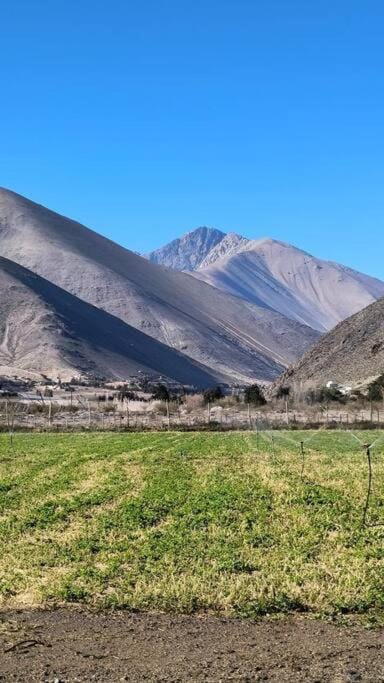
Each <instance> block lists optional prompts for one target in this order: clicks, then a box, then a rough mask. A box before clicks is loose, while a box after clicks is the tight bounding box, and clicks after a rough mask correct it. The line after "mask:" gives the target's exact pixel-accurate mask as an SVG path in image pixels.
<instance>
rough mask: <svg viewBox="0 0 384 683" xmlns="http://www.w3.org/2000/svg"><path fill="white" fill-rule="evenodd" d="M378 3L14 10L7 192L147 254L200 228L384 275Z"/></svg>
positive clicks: (192, 2) (150, 0)
mask: <svg viewBox="0 0 384 683" xmlns="http://www.w3.org/2000/svg"><path fill="white" fill-rule="evenodd" d="M383 35H384V4H383V3H382V2H381V1H379V0H378V1H377V2H376V1H372V0H349V1H347V0H316V1H313V2H312V1H310V0H125V1H123V0H109V2H107V1H106V0H103V1H101V0H92V1H91V0H12V1H11V0H9V1H8V2H6V1H4V2H3V3H2V7H1V42H0V67H1V107H0V123H1V125H0V136H1V145H0V161H1V177H0V184H1V185H3V186H6V187H9V188H11V189H14V190H15V191H17V192H20V193H21V194H25V195H27V196H29V197H30V198H32V199H34V200H36V201H39V202H41V203H43V204H46V205H48V206H49V207H50V208H53V209H55V210H57V211H59V212H61V213H64V214H67V215H69V216H71V217H73V218H76V219H78V220H80V221H82V222H84V223H85V224H87V225H89V226H90V227H93V228H94V229H96V230H98V231H100V232H102V233H103V234H105V235H107V236H109V237H111V238H112V239H115V240H116V241H119V242H121V243H122V244H124V245H125V246H127V247H129V248H131V249H134V250H138V251H145V250H149V249H151V248H154V247H156V246H160V245H161V244H163V243H165V242H167V241H168V240H170V239H173V238H174V237H176V236H178V235H180V234H181V233H183V232H185V231H187V230H190V229H192V228H194V227H197V226H199V225H210V226H215V227H218V228H221V229H223V230H225V231H230V230H234V231H238V232H240V233H243V234H244V235H247V236H249V237H260V236H265V235H270V236H272V237H275V238H278V239H282V240H285V241H288V242H291V243H293V244H297V245H298V246H301V247H302V248H305V249H307V250H308V251H311V252H312V253H315V254H316V255H319V256H322V257H326V258H330V259H334V260H338V261H340V262H343V263H346V264H347V265H351V266H354V267H356V268H359V269H361V270H363V271H366V272H370V273H372V274H375V275H377V276H379V277H382V278H384V264H383V246H384V238H383V233H384V230H383V228H384V165H383V161H384V88H383V86H384V43H383Z"/></svg>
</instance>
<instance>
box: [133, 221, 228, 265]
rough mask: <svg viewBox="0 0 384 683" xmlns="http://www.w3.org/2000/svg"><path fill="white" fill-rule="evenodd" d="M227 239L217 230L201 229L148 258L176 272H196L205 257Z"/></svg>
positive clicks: (153, 252) (152, 252) (189, 233)
mask: <svg viewBox="0 0 384 683" xmlns="http://www.w3.org/2000/svg"><path fill="white" fill-rule="evenodd" d="M224 237H225V233H224V232H221V230H216V229H215V228H206V227H201V228H197V229H196V230H193V231H192V232H187V233H186V234H185V235H183V236H182V237H179V238H177V239H175V240H172V242H169V244H166V245H165V246H164V247H160V249H155V251H151V252H150V253H149V254H146V258H148V259H149V260H150V261H153V262H154V263H158V264H160V265H162V266H166V267H167V268H174V269H175V270H195V268H198V267H199V265H200V263H201V261H202V260H203V259H204V258H205V256H206V255H207V254H208V253H209V252H210V251H211V249H213V247H215V246H216V245H217V244H218V243H220V242H221V240H222V239H223V238H224Z"/></svg>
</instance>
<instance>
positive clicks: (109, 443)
mask: <svg viewBox="0 0 384 683" xmlns="http://www.w3.org/2000/svg"><path fill="white" fill-rule="evenodd" d="M356 434H357V436H360V438H361V439H362V440H363V441H364V440H366V439H367V438H369V439H370V440H371V441H373V440H374V439H375V438H376V437H377V436H379V435H378V434H375V433H373V432H370V433H369V434H368V435H367V433H366V432H365V433H361V434H358V433H357V432H356ZM312 436H313V434H311V433H308V432H305V433H302V434H301V433H299V432H295V433H292V432H290V433H289V434H288V433H287V434H284V433H281V432H280V433H276V434H275V435H274V437H272V435H271V433H269V434H265V435H262V434H260V435H259V437H256V435H255V434H254V433H251V432H248V433H244V432H243V433H225V434H220V433H204V434H199V433H190V434H180V433H172V432H170V433H162V434H154V433H142V434H118V435H116V434H77V435H71V434H65V435H56V434H46V435H44V434H29V435H27V434H24V435H22V434H17V435H16V436H15V438H14V442H13V445H11V444H10V441H9V438H8V437H7V436H6V435H4V434H3V435H1V436H0V600H1V604H2V605H3V606H11V605H12V606H14V605H34V606H35V605H42V604H49V603H58V602H83V603H88V604H91V605H94V606H119V607H127V608H133V609H150V610H153V609H155V610H156V609H157V610H166V611H178V612H192V611H198V610H205V611H207V610H209V611H214V612H218V613H222V614H224V613H225V614H231V615H239V616H251V617H253V616H258V615H263V614H273V613H281V612H289V611H292V610H299V611H303V612H311V613H315V614H318V615H323V616H324V615H329V616H340V615H344V617H348V615H354V616H355V615H358V616H359V618H361V619H362V620H363V621H365V622H366V623H383V622H384V455H383V453H384V438H383V440H382V441H381V442H380V441H379V443H378V444H377V446H376V448H375V449H374V450H373V451H372V456H373V494H372V498H371V502H370V508H369V511H368V516H367V526H366V527H365V528H361V519H362V512H363V508H364V502H365V496H366V487H367V463H366V456H365V452H364V450H363V449H362V448H361V446H360V445H359V443H358V442H357V440H356V439H355V438H353V437H352V436H351V435H350V434H345V433H340V432H326V431H324V432H319V433H317V434H316V435H315V436H313V438H311V437H312ZM301 438H303V439H306V440H307V441H306V443H305V456H304V461H303V459H302V456H301V453H300V446H299V442H300V440H301ZM303 463H304V471H303V472H302V467H303ZM381 522H382V523H383V526H380V523H381Z"/></svg>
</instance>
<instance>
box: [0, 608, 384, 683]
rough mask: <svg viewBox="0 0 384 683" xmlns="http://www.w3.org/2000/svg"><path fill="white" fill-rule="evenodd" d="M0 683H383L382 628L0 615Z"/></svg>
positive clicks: (81, 614)
mask: <svg viewBox="0 0 384 683" xmlns="http://www.w3.org/2000/svg"><path fill="white" fill-rule="evenodd" d="M0 681H1V682H4V681H5V682H8V681H23V683H24V682H25V683H32V682H34V681H38V682H40V681H46V682H49V683H54V682H55V683H59V682H60V683H69V682H70V683H74V682H75V681H79V682H80V681H102V682H103V683H115V681H116V682H117V681H132V682H135V683H137V682H139V681H152V682H154V681H156V682H163V683H170V682H171V681H172V683H176V682H177V683H180V682H184V681H185V682H187V681H188V683H189V682H191V681H206V682H211V683H213V682H215V683H216V682H217V683H218V682H219V681H221V682H222V683H226V682H227V681H242V682H243V683H246V682H247V683H251V682H253V681H276V682H277V681H278V682H279V683H283V682H285V681H292V682H294V683H301V682H304V681H305V683H309V682H310V683H315V681H316V682H318V683H323V682H327V681H330V682H331V681H332V683H355V682H357V681H363V682H370V683H383V682H384V631H383V630H376V631H367V630H364V629H362V628H357V627H351V628H346V627H345V628H341V627H336V626H333V625H331V624H327V623H324V622H319V621H311V620H308V619H302V618H290V619H284V620H282V621H274V622H267V621H262V622H259V623H252V622H249V621H237V620H230V619H217V618H213V617H188V616H184V617H183V616H169V615H159V614H130V613H128V612H108V613H105V612H104V613H102V612H97V613H92V612H87V611H84V610H77V609H76V610H75V609H65V608H61V609H56V610H52V611H48V610H44V611H26V610H21V611H13V612H3V613H2V614H0Z"/></svg>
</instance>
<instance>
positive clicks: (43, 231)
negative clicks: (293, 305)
mask: <svg viewBox="0 0 384 683" xmlns="http://www.w3.org/2000/svg"><path fill="white" fill-rule="evenodd" d="M0 255H3V256H4V257H6V258H9V259H11V260H13V261H15V262H16V263H19V264H20V265H22V266H24V267H26V268H29V269H30V270H31V271H33V272H35V273H37V274H38V275H40V276H41V277H43V278H45V279H47V280H49V281H50V282H52V283H53V284H55V285H57V286H58V287H61V288H62V289H64V290H66V291H68V292H70V293H72V294H73V295H75V296H76V297H78V298H80V299H82V300H83V301H85V302H87V303H89V304H92V305H94V306H96V307H98V308H100V309H102V310H104V311H106V312H108V313H110V314H112V315H113V316H116V317H118V318H120V319H121V320H123V321H124V322H126V323H127V324H129V325H131V326H132V327H134V328H136V329H138V330H140V331H141V332H144V333H145V334H147V335H149V336H151V337H152V338H155V339H156V340H157V341H160V342H162V343H163V344H166V345H167V346H170V347H172V348H174V349H176V350H178V351H181V352H182V353H183V354H184V355H186V356H188V357H190V358H191V359H192V360H194V361H196V362H197V363H200V364H201V365H202V366H203V367H208V368H210V370H211V372H212V373H213V374H224V375H226V376H227V377H231V378H232V381H235V382H245V383H247V382H250V381H255V380H262V381H271V380H272V379H273V378H274V377H276V376H277V374H279V372H281V371H282V369H284V367H286V366H287V365H289V364H290V363H291V362H292V361H293V360H294V359H295V358H297V357H298V355H299V354H300V353H301V352H303V351H304V350H305V349H306V348H307V347H308V345H309V344H311V343H313V342H314V341H315V340H316V339H317V337H318V335H317V334H316V333H314V331H313V330H311V329H310V328H309V327H308V326H305V325H301V324H298V323H297V322H295V321H294V322H292V321H291V320H289V319H288V318H285V317H284V316H283V315H281V314H280V313H276V312H274V311H268V310H267V309H266V308H265V307H258V306H255V305H254V304H252V303H250V302H248V301H242V300H240V299H239V298H238V297H234V296H231V295H229V294H227V293H224V292H220V290H218V289H217V288H215V287H211V286H210V285H209V284H206V283H204V282H200V281H199V280H198V279H197V278H195V277H193V276H192V275H191V274H186V273H182V272H178V271H174V270H170V269H168V268H164V267H163V266H160V265H157V264H155V263H151V262H150V261H148V260H146V259H144V258H142V257H141V256H138V255H136V254H134V253H133V252H131V251H129V250H127V249H125V248H123V247H121V246H120V245H118V244H116V243H114V242H112V241H111V240H108V239H107V238H105V237H103V236H102V235H99V234H98V233H96V232H94V231H92V230H90V229H89V228H87V227H85V226H82V225H81V224H80V223H77V222H75V221H72V220H71V219H69V218H66V217H64V216H60V215H59V214H56V213H55V212H53V211H51V210H50V209H46V208H45V207H43V206H42V205H39V204H36V203H34V202H32V201H31V200H29V199H26V198H24V197H22V196H21V195H17V194H16V193H14V192H12V191H9V190H5V189H2V190H0Z"/></svg>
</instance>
